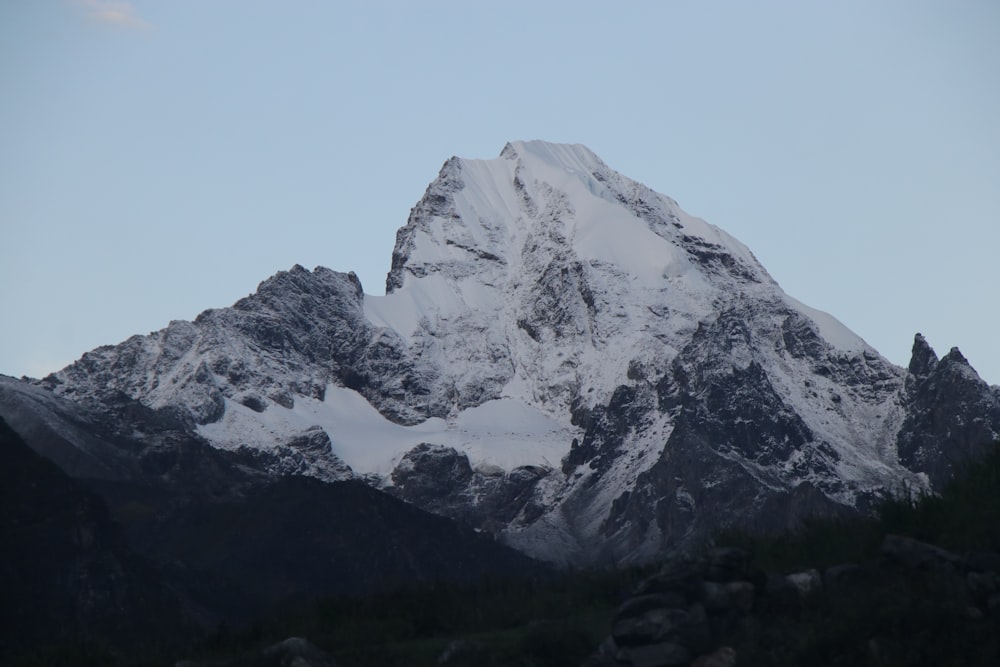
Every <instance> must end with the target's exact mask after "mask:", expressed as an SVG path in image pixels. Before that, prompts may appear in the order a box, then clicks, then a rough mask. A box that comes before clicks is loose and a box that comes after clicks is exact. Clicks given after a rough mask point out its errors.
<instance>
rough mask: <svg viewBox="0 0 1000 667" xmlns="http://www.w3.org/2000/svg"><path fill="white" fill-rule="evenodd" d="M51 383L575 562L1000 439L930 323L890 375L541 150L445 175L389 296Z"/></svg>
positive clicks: (819, 505)
mask: <svg viewBox="0 0 1000 667" xmlns="http://www.w3.org/2000/svg"><path fill="white" fill-rule="evenodd" d="M41 386H42V387H44V388H46V389H48V390H50V391H51V392H53V393H54V394H55V395H56V396H59V397H63V398H67V399H71V400H73V401H78V402H84V403H97V404H99V405H113V404H114V403H115V401H116V400H117V399H116V397H119V396H121V395H122V394H124V395H126V396H127V397H130V398H132V399H136V400H138V401H140V402H141V403H143V404H145V405H146V406H148V407H150V408H154V409H160V410H171V411H174V412H179V413H181V414H183V415H186V416H187V418H189V419H190V423H191V428H192V429H195V430H197V432H198V433H199V434H200V435H201V436H202V437H204V438H206V439H207V440H208V441H210V442H211V443H212V444H214V445H215V446H217V447H220V448H224V449H233V450H235V449H239V448H250V450H255V451H257V452H259V453H260V455H261V457H262V458H261V459H260V460H261V461H263V462H264V463H263V464H262V465H263V466H264V467H265V468H266V469H267V470H269V471H270V472H272V473H275V474H282V473H287V472H298V473H303V472H304V473H306V474H311V475H313V476H316V477H320V478H323V479H339V478H344V477H349V476H361V477H364V478H365V479H367V480H369V481H370V482H372V483H374V484H377V485H379V486H380V487H382V488H385V489H386V490H388V491H390V492H393V493H396V494H398V495H400V496H402V497H404V498H407V499H409V500H411V501H413V502H415V503H417V504H419V505H421V506H423V507H425V508H428V509H431V510H433V511H436V512H439V513H443V514H446V515H449V516H453V517H456V518H459V519H461V520H463V521H466V522H469V523H472V524H474V525H476V526H477V527H481V528H484V529H487V530H490V531H493V532H496V533H498V534H500V535H501V536H502V537H503V539H505V540H506V541H507V542H508V543H510V544H512V545H514V546H516V547H518V548H520V549H522V550H524V551H526V552H528V553H529V554H532V555H536V556H541V557H543V558H547V559H549V560H554V561H559V562H574V563H594V562H608V561H612V562H636V561H641V560H646V559H649V558H652V557H654V556H656V555H657V554H658V553H661V552H662V551H663V550H665V549H669V548H671V547H673V546H680V545H684V544H686V543H689V542H692V541H694V540H697V539H702V538H703V537H705V536H706V535H708V534H710V533H711V532H713V531H715V530H718V529H719V528H723V527H727V526H734V525H741V526H749V527H758V528H762V529H769V528H779V527H784V526H787V525H791V524H792V523H794V522H795V521H797V520H798V519H799V518H801V517H802V516H803V515H805V514H811V513H838V512H848V511H855V510H856V509H857V508H862V509H863V508H864V507H865V506H866V504H867V503H870V502H871V501H872V500H873V499H874V498H875V497H877V496H879V495H880V494H882V493H885V492H886V491H887V490H888V491H894V490H898V489H902V488H904V487H910V488H918V489H926V488H929V486H930V485H931V484H932V483H933V484H938V483H940V482H941V481H943V480H945V479H947V478H948V476H949V474H950V470H951V469H952V468H953V467H954V466H956V465H959V464H960V463H961V461H962V460H964V459H966V458H968V457H970V456H975V455H976V453H977V451H978V450H977V448H978V447H980V446H983V445H984V444H985V443H986V442H989V441H991V440H993V439H995V438H996V437H997V434H998V432H1000V388H998V387H994V388H990V387H988V386H987V385H986V384H985V383H984V382H982V380H980V379H979V378H978V376H977V375H976V374H975V371H973V370H972V368H971V367H970V366H969V365H968V363H967V362H966V361H965V359H964V358H963V357H962V356H961V354H960V353H958V352H957V350H954V351H952V353H950V354H949V355H947V356H945V357H944V358H942V359H940V360H938V359H937V357H936V356H935V355H934V353H933V351H932V350H930V348H929V346H927V344H926V342H925V341H924V340H923V339H922V337H920V336H919V335H918V337H917V339H916V342H915V344H914V361H913V362H912V363H911V364H910V367H909V369H903V368H899V367H896V366H894V365H892V364H890V363H889V362H888V361H886V360H885V359H883V358H882V357H881V356H880V355H879V354H878V352H877V351H875V350H874V349H872V348H871V347H870V346H868V345H867V344H866V343H865V342H864V341H863V340H862V339H860V338H859V337H858V336H856V335H855V334H853V333H852V332H851V331H849V330H848V329H847V328H846V327H844V326H843V325H842V324H841V323H839V322H838V321H837V320H836V319H835V318H833V317H831V316H830V315H827V314H825V313H822V312H819V311H816V310H813V309H811V308H809V307H807V306H805V305H803V304H802V303H800V302H798V301H796V300H795V299H793V298H791V297H790V296H788V295H787V294H785V293H784V291H783V290H782V289H781V287H779V286H778V285H777V283H775V281H774V280H772V279H771V277H770V276H769V275H768V273H767V271H766V270H765V269H764V267H762V266H761V265H760V263H759V262H758V261H757V260H756V258H755V257H754V256H753V254H752V253H751V252H750V251H749V250H748V249H747V248H746V247H745V246H744V245H743V244H741V243H740V242H739V241H737V240H736V239H734V238H733V237H731V236H730V235H728V234H726V233H725V232H724V231H722V230H720V229H718V228H717V227H714V226H712V225H710V224H708V223H706V222H704V221H702V220H700V219H697V218H693V217H691V216H689V215H687V214H686V213H684V211H682V210H681V209H680V208H679V207H678V205H677V203H676V202H674V201H673V200H672V199H670V198H668V197H665V196H663V195H660V194H658V193H656V192H654V191H652V190H650V189H649V188H647V187H645V186H643V185H642V184H640V183H637V182H635V181H632V180H630V179H628V178H626V177H625V176H622V175H621V174H619V173H617V172H615V171H613V170H612V169H610V168H609V167H608V166H607V165H605V164H604V163H603V162H602V161H601V160H600V159H599V158H598V157H597V156H596V155H594V154H593V153H592V152H591V151H589V150H588V149H587V148H585V147H583V146H579V145H557V144H549V143H544V142H537V141H533V142H515V143H511V144H508V145H507V146H506V147H504V149H503V151H502V152H501V154H500V156H499V157H498V158H496V159H493V160H468V159H459V158H452V159H450V160H448V161H447V162H446V163H445V164H444V166H443V168H442V169H441V172H440V174H439V175H438V177H437V179H435V180H434V181H433V182H432V183H431V185H430V186H429V187H428V189H427V192H426V193H425V195H424V197H423V198H422V199H421V200H420V201H419V202H418V203H417V205H416V206H415V207H414V208H413V210H412V211H411V213H410V217H409V220H408V222H407V224H406V225H405V226H404V227H402V228H401V229H400V230H399V232H398V234H397V238H396V246H395V248H394V250H393V254H392V268H391V270H390V272H389V275H388V278H387V280H386V294H385V295H384V296H372V295H367V294H365V293H364V292H363V290H362V286H361V284H360V282H359V281H358V279H357V277H356V276H355V275H354V274H353V273H348V274H343V273H337V272H334V271H331V270H329V269H325V268H322V267H320V268H317V269H315V270H314V271H308V270H306V269H303V268H302V267H299V266H296V267H293V268H292V269H291V270H290V271H288V272H281V273H278V274H277V275H275V276H273V277H272V278H269V279H268V280H266V281H264V282H263V283H261V285H260V286H259V287H258V289H257V292H256V293H254V294H252V295H250V296H248V297H247V298H245V299H242V300H240V301H238V302H237V303H236V304H234V305H233V306H232V307H231V308H225V309H218V310H210V311H205V312H203V313H202V314H200V315H199V316H198V317H197V318H196V319H195V320H194V321H193V322H172V323H170V325H169V326H168V327H167V328H165V329H163V330H161V331H159V332H156V333H154V334H150V335H149V336H135V337H133V338H130V339H129V340H127V341H125V342H124V343H121V344H120V345H117V346H113V347H110V346H109V347H102V348H98V349H97V350H94V351H92V352H88V353H87V354H85V355H83V357H82V358H81V359H80V360H79V361H77V362H76V363H74V364H72V365H71V366H69V367H67V368H66V369H64V370H62V371H60V372H58V373H55V374H53V375H51V376H49V377H48V378H46V379H45V380H44V381H42V383H41ZM243 451H244V452H246V451H247V450H246V449H244V450H243Z"/></svg>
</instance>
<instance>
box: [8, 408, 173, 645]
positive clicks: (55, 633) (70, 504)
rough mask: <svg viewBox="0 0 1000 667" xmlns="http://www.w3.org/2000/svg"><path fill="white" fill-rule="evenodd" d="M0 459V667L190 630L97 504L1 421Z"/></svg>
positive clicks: (101, 504) (152, 572) (157, 579)
mask: <svg viewBox="0 0 1000 667" xmlns="http://www.w3.org/2000/svg"><path fill="white" fill-rule="evenodd" d="M0 457H2V460H3V465H2V466H0V591H2V593H0V637H2V639H0V660H2V659H3V658H2V657H3V656H4V655H10V654H11V653H12V652H14V651H16V650H18V649H20V648H23V647H26V646H29V645H31V644H37V643H46V642H55V641H71V640H76V639H79V638H95V637H99V638H101V639H103V640H106V641H108V642H109V643H114V644H118V645H121V646H131V645H137V644H138V643H139V642H151V641H152V640H154V639H155V640H164V639H167V638H176V637H177V636H178V635H180V634H183V633H184V630H185V629H186V630H187V631H190V630H191V629H192V626H191V624H188V623H186V622H185V621H184V620H183V618H182V614H181V611H180V604H179V602H178V600H177V598H176V597H175V596H173V595H172V594H171V593H170V592H168V590H167V587H166V586H165V585H164V583H163V581H162V580H161V579H160V577H159V576H158V573H157V572H156V570H155V568H153V567H152V566H151V565H150V564H149V563H148V562H146V561H144V560H143V559H142V558H140V557H139V556H137V555H136V554H135V553H134V552H133V551H132V549H130V548H129V546H128V545H127V543H126V541H125V539H124V536H123V535H122V532H121V530H120V528H119V526H118V525H117V524H116V523H115V522H114V520H113V519H112V518H111V515H110V513H109V512H108V509H107V507H106V506H105V504H104V502H103V501H102V499H101V498H100V497H98V496H97V495H96V494H94V493H93V492H91V491H89V490H88V489H86V488H84V487H83V486H82V485H81V484H80V483H79V482H77V481H76V480H73V479H71V478H70V477H68V476H67V475H66V474H65V473H63V472H62V471H61V470H60V469H59V468H58V467H56V465H55V464H53V463H52V462H50V461H49V460H47V459H45V458H43V457H41V456H39V455H38V454H35V453H34V452H33V451H31V449H29V448H28V446H27V445H25V444H24V442H23V441H22V440H21V438H20V437H19V436H18V435H17V434H16V433H14V431H12V430H11V429H10V427H9V426H8V425H7V423H6V422H4V421H3V420H0Z"/></svg>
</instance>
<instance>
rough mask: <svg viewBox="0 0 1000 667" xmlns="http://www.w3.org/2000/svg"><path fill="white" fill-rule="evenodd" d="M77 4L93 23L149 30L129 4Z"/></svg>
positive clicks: (82, 0) (105, 0) (100, 0)
mask: <svg viewBox="0 0 1000 667" xmlns="http://www.w3.org/2000/svg"><path fill="white" fill-rule="evenodd" d="M77 3H78V4H79V5H80V6H81V7H82V8H83V10H84V11H85V12H86V13H87V16H88V17H89V18H91V19H93V20H94V21H98V22H100V23H105V24H108V25H113V26H118V27H120V28H149V27H152V26H151V25H150V24H149V23H148V22H146V21H144V20H143V19H142V18H140V17H139V14H138V12H136V11H135V7H133V6H132V3H130V2H121V1H119V0H77Z"/></svg>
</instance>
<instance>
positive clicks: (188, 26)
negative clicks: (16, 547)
mask: <svg viewBox="0 0 1000 667" xmlns="http://www.w3.org/2000/svg"><path fill="white" fill-rule="evenodd" d="M997 34H1000V3H998V2H996V0H941V1H938V2H928V1H922V0H897V1H894V0H879V1H876V2H873V1H871V0H844V1H838V2H826V1H820V0H815V1H809V0H797V1H794V2H792V1H789V2H771V1H768V0H763V1H757V2H743V1H739V2H735V1H734V2H722V1H719V2H712V1H690V2H687V1H680V0H676V1H672V0H663V1H656V2H653V1H650V2H609V1H607V0H604V1H602V2H589V1H586V0H574V1H573V2H568V1H567V2H556V1H546V0H533V1H531V2H522V1H521V0H504V2H491V3H475V2H468V0H464V1H455V2H444V1H435V0H424V1H421V2H412V1H410V2H403V1H399V2H388V1H378V0H366V1H364V2H349V1H346V0H345V1H339V2H328V1H320V0H316V1H309V0H289V1H287V2H277V1H276V0H271V1H260V2H258V1H255V0H211V1H207V0H146V1H143V0H132V1H108V0H30V1H29V0H0V252H2V261H0V317H2V323H3V324H2V326H0V373H3V374H6V375H13V376H21V375H28V376H31V377H41V376H44V375H45V374H47V373H49V372H52V371H55V370H58V369H59V368H61V367H63V366H65V365H67V364H69V363H71V362H72V361H74V360H75V359H77V358H79V357H80V355H81V354H82V353H83V352H85V351H87V350H90V349H92V348H95V347H97V346H99V345H105V344H114V343H117V342H120V341H122V340H124V339H126V338H128V337H129V336H131V335H133V334H137V333H138V334H145V333H149V332H151V331H154V330H158V329H160V328H162V327H164V326H166V324H167V323H168V322H169V321H170V320H174V319H188V320H189V319H193V318H194V317H195V316H196V315H197V314H198V313H199V312H201V311H202V310H204V309H206V308H212V307H222V306H227V305H229V304H231V303H233V302H234V301H236V300H237V299H239V298H241V297H243V296H246V295H247V294H249V293H251V292H253V291H254V290H255V289H256V286H257V284H258V283H259V282H261V281H262V280H264V279H266V278H267V277H268V276H270V275H272V274H273V273H275V272H277V271H279V270H287V269H288V268H290V267H291V266H292V265H294V264H297V263H298V264H302V265H303V266H306V267H308V268H313V267H315V266H318V265H322V266H327V267H329V268H332V269H335V270H339V271H349V270H353V271H355V272H356V273H357V274H358V276H359V277H360V278H361V280H362V283H363V285H364V287H365V291H366V292H368V293H369V294H382V293H383V292H384V284H385V274H386V272H387V271H388V269H389V263H390V260H391V253H392V248H393V244H394V239H395V232H396V230H397V229H398V228H399V227H401V226H402V225H403V224H405V222H406V219H407V215H408V213H409V210H410V208H411V207H412V206H413V205H414V204H415V203H416V202H417V200H418V199H419V198H420V196H421V195H422V194H423V191H424V189H425V188H426V187H427V185H428V183H430V181H432V180H433V179H434V177H435V176H436V175H437V172H438V170H439V169H440V167H441V164H442V163H443V162H444V161H445V160H446V159H447V158H449V157H451V156H452V155H458V156H461V157H465V158H493V157H496V156H497V155H498V154H499V153H500V150H501V149H502V148H503V146H504V144H505V143H506V142H507V141H510V140H516V139H544V140H547V141H554V142H567V143H582V144H584V145H586V146H588V147H589V148H591V149H592V150H593V151H594V152H595V153H597V154H598V155H599V156H601V158H602V159H603V160H604V161H605V162H606V163H607V164H608V165H609V166H610V167H612V168H614V169H616V170H618V171H620V172H621V173H623V174H625V175H626V176H629V177H631V178H633V179H635V180H638V181H641V182H643V183H645V184H646V185H648V186H650V187H651V188H653V189H654V190H657V191H659V192H661V193H663V194H666V195H668V196H671V197H673V198H674V199H676V200H677V201H678V203H679V204H680V205H681V207H682V208H683V209H684V210H685V211H687V212H688V213H690V214H692V215H696V216H699V217H701V218H704V219H706V220H708V221H709V222H711V223H712V224H715V225H717V226H719V227H721V228H723V229H725V230H726V231H728V232H729V233H731V234H732V235H734V236H735V237H737V238H738V239H740V240H741V241H743V242H744V243H745V244H747V245H748V246H749V247H750V249H751V250H752V251H753V252H754V254H755V255H756V256H757V258H758V259H759V260H760V261H761V262H762V263H763V264H764V266H765V267H766V268H767V269H768V271H769V272H770V273H771V275H772V276H773V277H774V278H775V279H776V280H777V281H778V282H779V283H780V284H781V286H782V287H783V288H784V289H785V291H786V292H788V293H789V294H791V295H792V296H794V297H796V298H797V299H799V300H800V301H803V302H805V303H806V304H808V305H810V306H812V307H814V308H819V309H821V310H825V311H827V312H829V313H832V314H833V315H835V316H836V317H837V318H838V319H840V320H841V321H842V322H843V323H844V324H846V325H847V326H848V327H850V328H851V329H853V330H854V331H855V332H856V333H858V334H859V335H861V336H862V337H863V338H864V339H865V340H866V341H867V342H868V343H870V344H871V345H873V346H874V347H875V348H876V349H878V350H879V351H880V352H881V353H882V354H883V355H885V356H886V357H887V358H888V359H889V360H890V361H892V362H894V363H896V364H900V365H906V364H907V363H908V360H909V354H910V347H911V345H912V341H913V335H914V333H916V332H918V331H919V332H922V333H923V334H924V335H925V336H926V337H927V338H928V341H929V342H930V343H931V345H932V346H933V347H934V348H935V349H936V350H937V352H938V354H939V355H942V356H943V355H944V354H945V353H947V352H948V350H949V349H950V348H951V347H952V346H958V347H959V348H960V349H961V350H962V352H963V353H964V354H965V356H966V357H967V358H968V359H969V361H970V362H971V364H972V365H973V367H974V368H976V370H977V371H979V373H980V374H981V375H982V376H983V377H984V379H986V380H987V381H988V382H990V383H993V384H997V383H1000V352H998V346H997V340H1000V338H998V334H997V332H998V331H1000V295H998V288H1000V274H998V265H1000V262H998V259H1000V257H998V256H1000V39H997V38H996V35H997Z"/></svg>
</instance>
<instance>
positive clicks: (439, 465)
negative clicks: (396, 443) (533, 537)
mask: <svg viewBox="0 0 1000 667" xmlns="http://www.w3.org/2000/svg"><path fill="white" fill-rule="evenodd" d="M551 472H552V471H551V470H550V469H548V468H545V467H543V466H518V467H516V468H514V469H513V470H509V471H507V470H503V469H501V468H499V467H497V466H480V467H477V468H476V469H473V468H472V466H471V465H470V464H469V458H468V456H466V455H465V454H463V453H461V452H459V451H457V450H455V449H453V448H451V447H444V446H441V445H431V444H428V443H424V444H421V445H418V446H417V447H414V448H413V449H412V450H410V451H409V452H407V453H406V454H405V455H404V456H403V458H402V459H401V460H400V462H399V463H398V464H397V465H396V467H395V468H394V469H393V471H392V475H391V480H392V486H389V487H386V490H387V491H389V492H390V493H392V494H394V495H396V496H398V497H400V498H402V499H404V500H406V501H408V502H411V503H413V504H415V505H417V506H419V507H422V508H424V509H426V510H428V511H431V512H434V513H435V514H441V515H443V516H447V517H450V518H452V519H455V520H457V521H460V522H462V523H464V524H466V525H469V526H472V527H474V528H476V529H479V530H485V531H487V532H489V533H495V532H499V531H502V530H503V528H504V527H505V526H507V525H508V524H510V523H511V522H512V521H514V520H515V519H517V518H521V519H522V520H524V521H532V520H534V519H535V518H537V517H538V515H539V514H540V513H541V512H542V511H543V510H542V508H541V507H539V506H537V505H535V504H533V500H534V497H535V490H536V487H537V486H538V484H539V482H541V481H542V480H543V479H545V478H546V477H547V476H548V475H549V474H550V473H551Z"/></svg>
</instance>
